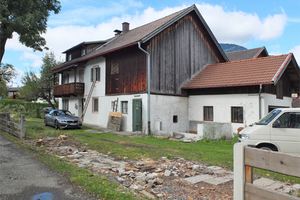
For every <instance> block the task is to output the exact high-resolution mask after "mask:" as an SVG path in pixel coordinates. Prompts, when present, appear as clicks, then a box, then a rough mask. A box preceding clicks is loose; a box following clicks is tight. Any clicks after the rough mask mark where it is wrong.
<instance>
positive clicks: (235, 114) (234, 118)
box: [231, 107, 244, 123]
mask: <svg viewBox="0 0 300 200" xmlns="http://www.w3.org/2000/svg"><path fill="white" fill-rule="evenodd" d="M231 122H233V123H243V122H244V111H243V107H231Z"/></svg>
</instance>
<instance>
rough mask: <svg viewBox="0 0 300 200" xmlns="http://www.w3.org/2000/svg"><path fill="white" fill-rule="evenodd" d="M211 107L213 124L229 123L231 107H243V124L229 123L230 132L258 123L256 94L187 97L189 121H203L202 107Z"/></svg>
mask: <svg viewBox="0 0 300 200" xmlns="http://www.w3.org/2000/svg"><path fill="white" fill-rule="evenodd" d="M204 106H213V112H214V120H213V121H214V122H219V123H231V107H234V106H236V107H243V109H244V123H231V127H232V129H231V132H232V133H236V130H237V128H238V127H243V126H245V125H249V124H251V123H253V122H256V121H258V118H259V115H258V108H259V104H258V94H256V95H255V94H253V95H248V94H230V95H197V96H190V97H189V107H188V110H189V120H190V121H203V107H204Z"/></svg>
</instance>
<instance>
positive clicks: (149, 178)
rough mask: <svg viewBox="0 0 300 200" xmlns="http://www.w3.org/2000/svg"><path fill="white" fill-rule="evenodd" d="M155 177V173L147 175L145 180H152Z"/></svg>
mask: <svg viewBox="0 0 300 200" xmlns="http://www.w3.org/2000/svg"><path fill="white" fill-rule="evenodd" d="M156 177H157V173H152V174H148V175H147V177H146V180H153V179H155V178H156Z"/></svg>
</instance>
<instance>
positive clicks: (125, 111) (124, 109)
mask: <svg viewBox="0 0 300 200" xmlns="http://www.w3.org/2000/svg"><path fill="white" fill-rule="evenodd" d="M121 104H122V108H121V109H122V113H123V114H128V101H121Z"/></svg>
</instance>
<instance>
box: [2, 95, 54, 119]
mask: <svg viewBox="0 0 300 200" xmlns="http://www.w3.org/2000/svg"><path fill="white" fill-rule="evenodd" d="M44 107H50V105H49V104H48V103H33V102H27V101H23V100H18V99H1V100H0V112H3V113H7V112H9V113H11V114H13V115H14V116H15V117H18V118H19V117H21V115H22V114H25V115H26V117H33V118H41V112H42V109H43V108H44Z"/></svg>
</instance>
